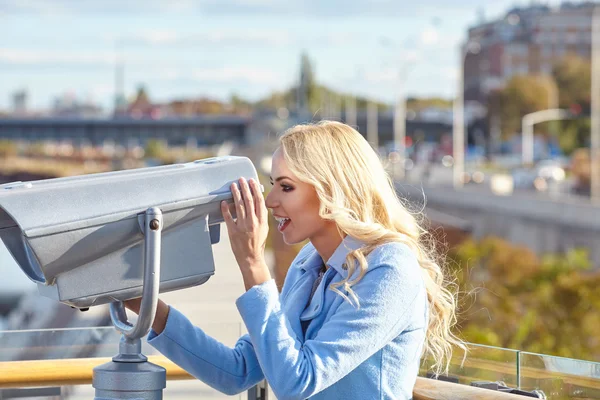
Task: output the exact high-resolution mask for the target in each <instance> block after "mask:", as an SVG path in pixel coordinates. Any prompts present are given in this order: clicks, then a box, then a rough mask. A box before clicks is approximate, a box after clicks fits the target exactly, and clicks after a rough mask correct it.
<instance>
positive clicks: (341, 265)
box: [300, 235, 365, 278]
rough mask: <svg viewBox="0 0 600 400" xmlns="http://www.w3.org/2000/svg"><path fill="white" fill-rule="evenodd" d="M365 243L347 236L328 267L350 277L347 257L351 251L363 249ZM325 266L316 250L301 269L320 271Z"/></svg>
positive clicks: (329, 261)
mask: <svg viewBox="0 0 600 400" xmlns="http://www.w3.org/2000/svg"><path fill="white" fill-rule="evenodd" d="M364 245H365V243H364V242H363V241H361V240H358V239H356V238H353V237H351V236H349V235H347V236H346V237H345V238H344V240H342V243H340V245H339V246H338V247H337V249H335V251H334V252H333V254H332V255H331V257H330V258H329V260H327V263H326V264H327V266H328V267H330V268H333V269H335V270H336V272H337V273H338V274H340V275H342V276H343V277H344V278H345V277H346V276H347V275H348V269H347V267H346V266H345V264H346V256H347V255H348V253H350V252H351V251H354V250H357V249H359V248H361V247H363V246H364ZM322 265H323V260H322V259H321V256H320V255H319V253H318V252H317V251H316V250H314V251H313V252H312V253H311V254H310V255H309V256H308V257H307V258H306V259H305V260H304V261H303V262H301V263H300V268H301V269H303V270H304V271H308V270H312V269H318V268H320V267H321V266H322Z"/></svg>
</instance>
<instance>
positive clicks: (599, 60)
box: [590, 6, 600, 202]
mask: <svg viewBox="0 0 600 400" xmlns="http://www.w3.org/2000/svg"><path fill="white" fill-rule="evenodd" d="M591 100H592V101H591V103H592V104H591V109H592V110H591V114H592V126H591V138H590V139H591V140H590V197H591V200H592V201H593V202H599V201H600V7H599V6H595V7H594V11H593V13H592V99H591Z"/></svg>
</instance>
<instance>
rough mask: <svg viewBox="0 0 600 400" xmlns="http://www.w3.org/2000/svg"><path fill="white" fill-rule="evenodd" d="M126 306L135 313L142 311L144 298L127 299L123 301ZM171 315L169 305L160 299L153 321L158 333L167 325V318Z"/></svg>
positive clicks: (155, 330) (153, 326)
mask: <svg viewBox="0 0 600 400" xmlns="http://www.w3.org/2000/svg"><path fill="white" fill-rule="evenodd" d="M123 305H124V306H125V308H127V309H129V310H131V311H133V312H134V313H136V314H138V315H139V313H140V306H141V305H142V298H141V297H138V298H137V299H131V300H126V301H124V302H123ZM168 317H169V306H168V305H167V303H165V302H164V301H162V300H160V299H158V304H157V306H156V314H155V315H154V321H153V322H152V329H153V330H154V332H156V334H157V335H160V334H161V333H162V331H164V330H165V326H167V318H168Z"/></svg>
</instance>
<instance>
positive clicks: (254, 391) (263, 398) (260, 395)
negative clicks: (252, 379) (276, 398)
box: [248, 380, 269, 400]
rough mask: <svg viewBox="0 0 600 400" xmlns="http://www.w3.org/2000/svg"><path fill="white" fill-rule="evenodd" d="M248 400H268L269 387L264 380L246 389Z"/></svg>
mask: <svg viewBox="0 0 600 400" xmlns="http://www.w3.org/2000/svg"><path fill="white" fill-rule="evenodd" d="M248 400H269V385H268V384H267V381H266V380H263V381H261V382H259V383H257V384H256V386H254V387H251V388H250V389H248Z"/></svg>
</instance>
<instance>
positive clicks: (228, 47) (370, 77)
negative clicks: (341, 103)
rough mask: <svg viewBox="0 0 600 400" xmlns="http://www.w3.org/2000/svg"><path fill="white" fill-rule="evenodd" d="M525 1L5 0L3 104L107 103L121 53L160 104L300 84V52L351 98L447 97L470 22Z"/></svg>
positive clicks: (0, 70) (255, 94) (131, 77)
mask: <svg viewBox="0 0 600 400" xmlns="http://www.w3.org/2000/svg"><path fill="white" fill-rule="evenodd" d="M530 3H531V0H520V1H519V0H461V1H452V0H419V1H410V2H409V1H403V0H371V1H366V0H145V1H139V0H118V1H117V0H104V1H89V0H79V1H76V0H52V1H48V0H0V110H10V109H11V108H12V93H14V92H15V91H18V90H20V89H25V90H27V92H28V95H29V101H28V106H29V108H33V109H48V108H49V107H50V106H51V104H52V102H53V99H54V98H56V97H57V96H63V95H65V94H70V95H72V96H76V97H77V98H78V99H79V100H80V101H91V102H95V103H98V104H100V105H101V106H103V107H104V108H105V109H107V110H111V109H112V105H113V99H114V93H115V83H114V82H115V60H116V59H117V58H119V57H121V58H122V59H123V62H124V65H125V73H124V82H125V93H126V95H127V96H128V97H131V96H133V94H134V93H135V91H136V88H137V87H138V86H139V85H140V84H143V85H144V86H145V87H146V89H147V92H148V93H149V95H150V98H151V99H152V100H153V101H156V102H166V101H169V100H172V99H182V98H198V97H209V98H214V99H218V100H227V99H229V97H230V96H231V95H232V94H234V93H235V94H237V95H240V96H242V97H244V98H247V99H250V100H256V99H259V98H262V97H264V96H265V95H267V94H269V93H271V92H272V91H274V90H283V89H286V88H288V87H290V85H292V84H294V83H295V82H296V81H297V80H298V75H299V64H300V55H301V53H302V52H303V51H305V52H306V53H307V54H308V55H309V57H310V58H311V60H312V61H313V64H314V69H315V75H316V79H317V80H318V81H319V82H320V83H323V84H325V85H328V86H330V87H332V88H335V89H337V90H340V91H344V92H345V93H355V94H358V95H362V96H368V97H372V98H376V99H379V100H382V101H387V102H392V101H393V100H394V98H396V97H397V95H398V92H399V90H400V87H401V86H400V85H402V87H403V88H404V90H405V91H406V93H407V94H408V95H411V96H419V97H429V96H441V97H446V98H450V97H452V96H453V95H454V93H455V92H456V88H455V87H456V76H457V71H458V63H459V61H458V49H459V45H460V43H461V42H462V41H464V39H465V38H466V33H467V29H468V27H469V26H472V25H474V24H476V23H477V22H478V21H480V19H481V18H482V17H483V18H485V19H486V20H491V19H496V18H500V17H503V16H504V14H505V13H506V12H507V11H508V10H509V9H510V8H512V7H513V6H524V5H527V4H530ZM538 3H539V2H538ZM543 3H545V4H549V5H557V4H558V2H557V1H552V0H549V1H546V2H543Z"/></svg>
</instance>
